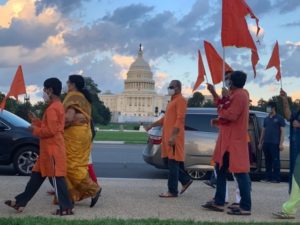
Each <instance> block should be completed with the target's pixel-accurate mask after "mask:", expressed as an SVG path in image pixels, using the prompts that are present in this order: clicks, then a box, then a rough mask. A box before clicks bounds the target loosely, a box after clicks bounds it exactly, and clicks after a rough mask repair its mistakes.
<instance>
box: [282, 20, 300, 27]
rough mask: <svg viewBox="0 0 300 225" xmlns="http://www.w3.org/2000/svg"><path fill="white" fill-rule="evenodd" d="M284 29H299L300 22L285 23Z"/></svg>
mask: <svg viewBox="0 0 300 225" xmlns="http://www.w3.org/2000/svg"><path fill="white" fill-rule="evenodd" d="M282 26H283V27H299V26H300V21H293V22H290V23H285V24H283V25H282Z"/></svg>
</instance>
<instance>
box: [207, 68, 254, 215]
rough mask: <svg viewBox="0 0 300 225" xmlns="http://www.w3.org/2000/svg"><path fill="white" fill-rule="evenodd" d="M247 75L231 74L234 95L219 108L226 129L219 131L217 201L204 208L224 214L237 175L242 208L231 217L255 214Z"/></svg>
mask: <svg viewBox="0 0 300 225" xmlns="http://www.w3.org/2000/svg"><path fill="white" fill-rule="evenodd" d="M246 79H247V75H246V74H245V73H244V72H242V71H234V72H232V73H231V75H230V85H229V86H230V95H229V99H228V103H227V104H223V106H219V107H218V116H219V118H218V119H219V121H221V122H222V124H223V125H224V126H226V129H222V130H220V132H219V136H218V139H217V143H216V148H215V151H214V155H213V160H214V161H215V162H216V169H217V188H216V193H215V198H214V202H207V203H206V204H204V205H202V206H203V207H204V208H206V209H208V210H212V211H218V212H223V211H224V204H225V193H226V175H227V171H228V170H229V171H230V172H232V173H234V176H235V177H236V179H237V182H238V186H239V190H240V196H241V200H240V204H239V207H234V208H232V209H231V210H230V211H229V212H227V213H228V214H230V215H251V181H250V177H249V171H250V162H249V151H248V141H247V132H248V121H249V94H248V92H247V91H245V89H243V87H244V85H245V83H246Z"/></svg>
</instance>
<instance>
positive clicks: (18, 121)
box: [0, 110, 30, 127]
mask: <svg viewBox="0 0 300 225" xmlns="http://www.w3.org/2000/svg"><path fill="white" fill-rule="evenodd" d="M0 118H1V119H3V120H5V121H6V122H8V123H10V124H12V125H13V126H15V127H29V126H30V123H28V122H27V121H26V120H24V119H22V118H21V117H18V116H16V115H15V114H12V113H11V112H8V111H6V110H3V111H2V112H0Z"/></svg>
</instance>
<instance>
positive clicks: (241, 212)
mask: <svg viewBox="0 0 300 225" xmlns="http://www.w3.org/2000/svg"><path fill="white" fill-rule="evenodd" d="M227 214H229V215H234V216H250V215H251V211H248V210H242V209H241V208H239V207H238V208H233V209H231V210H230V211H228V212H227Z"/></svg>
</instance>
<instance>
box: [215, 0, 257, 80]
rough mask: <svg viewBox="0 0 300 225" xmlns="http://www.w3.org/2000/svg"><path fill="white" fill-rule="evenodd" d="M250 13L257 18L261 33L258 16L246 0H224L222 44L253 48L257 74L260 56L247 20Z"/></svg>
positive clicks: (252, 55)
mask: <svg viewBox="0 0 300 225" xmlns="http://www.w3.org/2000/svg"><path fill="white" fill-rule="evenodd" d="M248 14H250V16H251V18H252V19H255V21H256V26H257V31H256V35H258V33H259V30H260V28H259V26H258V21H259V20H258V18H257V17H256V16H255V15H254V13H253V12H252V10H251V9H250V7H249V6H248V5H247V3H246V2H245V1H244V0H234V1H232V0H223V5H222V32H221V40H222V46H223V47H225V46H236V47H238V48H243V47H245V48H250V49H251V53H252V54H251V61H252V67H253V71H254V77H255V76H256V69H255V66H256V64H257V63H258V60H259V56H258V53H257V48H256V45H255V43H254V41H253V39H252V37H251V34H250V32H249V30H248V25H247V21H246V19H245V16H247V15H248Z"/></svg>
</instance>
